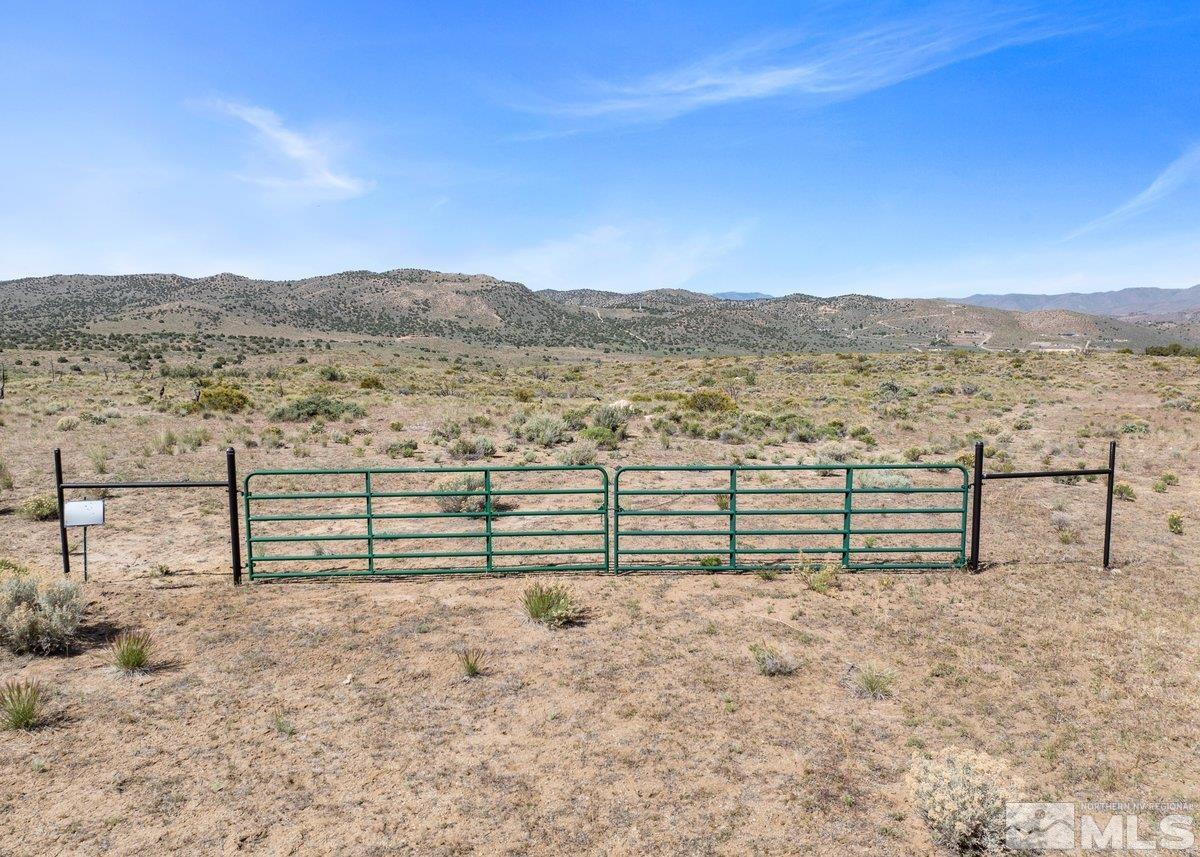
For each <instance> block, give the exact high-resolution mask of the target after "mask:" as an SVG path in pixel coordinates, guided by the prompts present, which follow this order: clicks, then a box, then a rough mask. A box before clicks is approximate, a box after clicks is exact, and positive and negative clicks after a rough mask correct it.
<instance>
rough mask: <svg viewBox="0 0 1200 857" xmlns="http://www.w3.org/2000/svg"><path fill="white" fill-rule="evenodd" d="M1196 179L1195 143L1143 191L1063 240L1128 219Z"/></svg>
mask: <svg viewBox="0 0 1200 857" xmlns="http://www.w3.org/2000/svg"><path fill="white" fill-rule="evenodd" d="M1196 179H1200V143H1197V144H1196V145H1194V146H1192V147H1191V148H1190V149H1188V150H1187V151H1186V152H1184V153H1183V154H1182V155H1180V156H1179V157H1178V158H1176V159H1175V160H1174V161H1172V162H1171V163H1170V164H1168V165H1167V168H1166V169H1165V170H1163V171H1162V172H1161V173H1159V174H1158V177H1157V178H1155V179H1154V181H1152V182H1150V185H1149V187H1147V188H1146V189H1145V190H1143V191H1142V192H1141V193H1139V194H1137V195H1136V196H1134V197H1133V198H1131V199H1129V200H1127V201H1125V202H1124V203H1122V204H1121V205H1118V206H1117V207H1116V208H1114V209H1113V210H1112V211H1110V212H1109V213H1108V214H1106V215H1104V216H1103V217H1097V218H1096V219H1095V220H1093V221H1091V222H1090V223H1085V224H1084V225H1083V226H1081V227H1079V228H1078V229H1076V230H1075V231H1074V232H1072V233H1070V234H1069V235H1067V237H1066V238H1064V239H1063V240H1064V241H1070V240H1071V239H1073V238H1078V237H1079V236H1081V235H1085V234H1087V233H1089V232H1094V231H1095V230H1097V229H1102V228H1103V227H1105V226H1111V225H1112V224H1114V223H1119V222H1121V221H1122V220H1127V219H1128V218H1130V217H1133V216H1135V215H1137V214H1140V213H1141V212H1143V211H1145V210H1146V209H1147V208H1150V207H1151V206H1153V205H1155V204H1156V203H1159V202H1161V201H1162V200H1164V199H1166V198H1167V197H1168V196H1170V195H1171V194H1173V193H1175V192H1176V191H1177V190H1179V189H1181V188H1182V187H1184V186H1185V185H1187V184H1188V183H1190V182H1192V181H1195V180H1196Z"/></svg>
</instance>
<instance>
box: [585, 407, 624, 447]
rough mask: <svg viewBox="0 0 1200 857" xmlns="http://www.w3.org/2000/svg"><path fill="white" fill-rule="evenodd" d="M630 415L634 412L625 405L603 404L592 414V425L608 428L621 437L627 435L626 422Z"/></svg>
mask: <svg viewBox="0 0 1200 857" xmlns="http://www.w3.org/2000/svg"><path fill="white" fill-rule="evenodd" d="M630 416H632V412H631V411H630V410H629V408H628V407H625V406H624V405H602V406H601V407H599V408H596V411H595V413H593V414H592V427H593V428H599V429H608V430H609V431H610V432H612V433H613V435H614V436H615V437H616V438H618V439H620V438H623V437H624V436H625V424H626V423H627V422H629V418H630Z"/></svg>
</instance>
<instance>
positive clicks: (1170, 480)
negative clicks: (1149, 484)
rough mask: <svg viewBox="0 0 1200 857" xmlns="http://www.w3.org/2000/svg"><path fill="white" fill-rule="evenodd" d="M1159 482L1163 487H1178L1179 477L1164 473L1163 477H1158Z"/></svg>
mask: <svg viewBox="0 0 1200 857" xmlns="http://www.w3.org/2000/svg"><path fill="white" fill-rule="evenodd" d="M1158 481H1159V482H1161V483H1162V484H1163V485H1178V484H1179V477H1178V476H1176V475H1175V474H1174V473H1164V474H1163V475H1162V476H1160V477H1158Z"/></svg>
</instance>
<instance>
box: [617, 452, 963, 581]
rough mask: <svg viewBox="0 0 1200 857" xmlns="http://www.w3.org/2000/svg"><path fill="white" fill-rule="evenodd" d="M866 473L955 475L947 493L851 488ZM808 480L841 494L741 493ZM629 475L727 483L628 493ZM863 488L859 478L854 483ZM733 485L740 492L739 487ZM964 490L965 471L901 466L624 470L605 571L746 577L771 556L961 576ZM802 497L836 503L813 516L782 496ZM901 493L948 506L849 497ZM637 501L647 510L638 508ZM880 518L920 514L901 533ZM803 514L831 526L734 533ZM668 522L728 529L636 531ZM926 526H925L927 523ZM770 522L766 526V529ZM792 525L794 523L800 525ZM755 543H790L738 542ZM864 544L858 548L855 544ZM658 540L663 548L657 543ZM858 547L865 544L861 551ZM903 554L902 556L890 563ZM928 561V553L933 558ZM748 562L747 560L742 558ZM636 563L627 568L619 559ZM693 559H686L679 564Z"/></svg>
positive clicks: (807, 490)
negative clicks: (700, 477)
mask: <svg viewBox="0 0 1200 857" xmlns="http://www.w3.org/2000/svg"><path fill="white" fill-rule="evenodd" d="M870 471H887V472H900V473H906V472H907V473H917V472H924V473H946V474H955V475H956V476H957V478H956V479H955V481H954V484H950V485H911V484H907V480H906V484H904V485H901V486H898V487H888V486H879V485H875V484H870V485H861V484H856V474H863V473H864V472H870ZM806 473H808V474H814V475H820V476H834V477H838V476H840V477H842V479H841V480H840V482H841V484H840V486H839V487H793V486H779V487H748V486H745V484H744V483H745V481H746V479H747V477H752V476H759V477H760V478H762V477H764V476H765V477H768V478H769V477H770V476H772V475H783V474H800V475H803V474H806ZM632 474H649V475H652V476H654V475H657V476H660V477H669V476H670V475H672V474H675V475H678V474H716V475H718V476H720V475H721V474H728V475H727V477H726V478H727V480H728V481H727V484H725V485H722V486H720V487H697V488H675V487H672V488H659V487H655V488H631V487H627V486H628V481H629V479H630V477H631V475H632ZM857 479H858V480H860V481H866V479H865V478H864V477H862V476H861V475H859V476H858V477H857ZM739 483H741V484H739ZM968 492H969V482H968V479H967V470H966V468H965V467H963V466H962V465H960V464H957V463H904V464H828V465H826V464H808V465H691V466H689V465H677V466H666V467H654V466H631V467H621V468H618V469H617V471H616V474H615V475H614V477H613V498H614V499H613V514H614V517H615V526H614V531H613V568H614V570H616V571H698V570H703V571H745V570H752V569H755V568H764V567H767V566H769V565H772V564H777V563H778V562H779V561H784V560H776V561H775V562H774V563H771V562H764V561H762V559H761V558H765V557H769V556H775V557H780V556H781V555H782V556H791V557H792V558H793V559H795V558H797V557H799V556H816V555H821V554H824V555H829V556H837V557H838V559H839V561H840V564H841V566H842V567H843V568H847V569H851V570H865V569H889V568H891V569H929V568H960V567H962V566H963V565H964V564H965V563H966V545H967V495H968ZM805 495H810V496H815V497H828V498H829V499H830V500H834V501H836V505H834V504H832V503H831V504H830V505H827V506H818V507H816V508H803V507H797V506H796V505H795V503H787V498H789V497H801V496H805ZM906 495H919V496H930V495H933V496H931V497H930V498H931V499H932V500H933V501H934V502H938V500H937V496H938V495H941V496H944V497H946V499H947V500H950V499H951V498H952V504H951V503H949V502H946V501H941V502H938V505H932V506H919V505H903V506H886V505H885V506H860V505H857V503H856V498H862V499H866V498H877V499H879V500H884V499H888V498H900V497H903V496H906ZM722 497H723V498H725V500H724V503H725V505H724V506H723V507H720V508H716V509H702V508H687V509H680V508H658V507H654V508H646V507H645V506H644V505H642V506H638V507H631V501H632V502H637V501H636V500H635V499H634V498H654V499H656V500H667V501H669V500H674V499H687V498H693V499H694V498H707V499H712V500H717V501H718V503H719V502H720V498H722ZM770 498H779V499H780V501H781V502H784V503H785V505H784V506H783V507H779V508H773V507H765V508H764V507H762V506H761V505H756V506H753V507H750V508H748V507H747V506H748V504H751V503H755V502H759V503H761V502H762V501H764V500H768V499H770ZM643 502H646V501H645V500H643ZM880 515H906V516H925V519H924V520H922V519H920V518H918V520H916V521H910V522H907V524H906V525H903V526H901V525H897V526H894V527H889V526H887V525H886V524H885V523H882V522H880V521H879V519H878V518H877V516H880ZM808 516H815V517H832V518H836V523H835V522H833V521H830V522H828V525H827V526H824V527H822V526H821V525H820V523H821V522H820V521H817V522H815V523H816V526H813V525H811V524H810V525H807V526H795V527H779V526H771V525H770V524H768V525H767V526H762V525H761V524H757V525H756V524H755V523H751V524H750V525H749V526H747V527H745V528H743V527H741V526H739V518H749V519H750V520H751V521H754V522H758V521H761V520H762V518H764V517H775V518H790V517H800V518H801V520H802V521H807V520H809V517H808ZM930 516H943V517H944V516H951V517H950V520H948V521H947V520H937V519H936V518H935V519H934V520H928V519H929V517H930ZM647 518H668V519H673V520H678V519H690V518H696V519H699V521H698V523H701V526H702V527H703V522H705V521H709V520H711V519H713V518H724V519H725V520H726V521H727V526H726V527H724V528H721V529H716V528H713V527H711V526H708V527H703V528H696V529H680V528H676V529H665V528H663V527H662V526H661V525H660V526H659V527H656V528H652V529H651V528H646V529H635V528H634V526H636V521H637V520H638V519H647ZM926 521H928V523H927V525H926ZM771 523H774V522H771ZM797 523H800V521H798V522H797ZM877 536H948V537H950V538H948V539H935V538H929V539H922V540H920V543H918V544H912V545H887V544H883V545H881V544H876V543H875V537H877ZM755 537H787V538H789V539H791V541H790V542H789V544H787V545H786V546H782V547H781V546H775V547H765V546H759V545H754V544H749V543H747V542H746V541H743V539H746V538H755ZM820 537H825V538H836V539H838V542H837V543H836V544H830V545H825V546H821V545H816V546H814V545H811V544H805V543H803V542H802V541H800V540H801V539H812V538H820ZM693 538H707V539H714V538H719V539H722V540H723V542H722V545H721V547H719V548H718V547H712V546H708V547H693V546H691V545H689V544H688V543H687V542H688V540H690V539H693ZM860 539H862V540H863V541H860V542H859V543H856V540H860ZM642 540H655V541H656V544H655V545H653V546H651V547H646V546H644V545H645V542H644V541H642ZM664 540H671V541H669V542H666V543H664ZM864 542H865V543H864ZM900 554H907V555H909V556H907V557H898V558H896V559H892V557H896V556H897V555H900ZM927 555H935V556H936V557H938V558H937V559H934V558H930V557H929V556H927ZM641 557H658V558H660V559H659V561H658V562H649V563H644V564H643V563H639V562H636V559H637V558H641ZM696 557H707V559H708V560H711V561H709V562H703V563H701V562H696V561H695V558H696ZM746 558H749V560H747V559H746ZM627 559H629V560H635V562H625V561H624V560H627ZM689 559H690V560H692V561H690V562H689V561H687V560H689Z"/></svg>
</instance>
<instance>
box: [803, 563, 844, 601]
mask: <svg viewBox="0 0 1200 857" xmlns="http://www.w3.org/2000/svg"><path fill="white" fill-rule="evenodd" d="M796 572H797V573H798V574H799V575H800V579H801V580H802V581H804V585H805V586H807V587H808V588H809V589H811V590H812V591H813V592H819V593H820V594H821V595H828V594H829V593H830V591H832V590H834V589H837V588H838V587H839V586H840V585H841V579H840V578H839V577H838V569H837V568H836V567H835V566H832V565H825V564H823V563H822V564H821V565H812V564H810V563H808V562H802V563H801V564H800V565H799V567H797V569H796Z"/></svg>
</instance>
